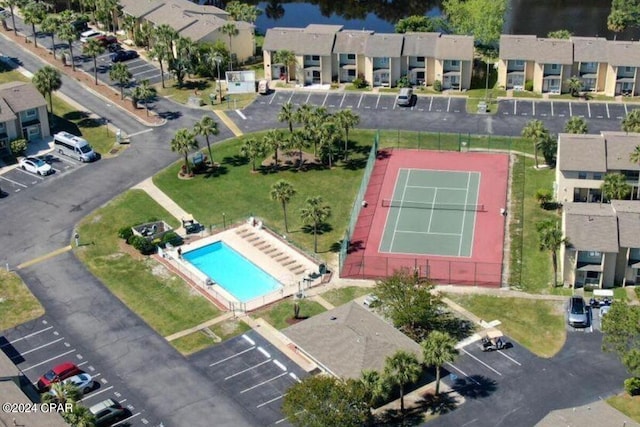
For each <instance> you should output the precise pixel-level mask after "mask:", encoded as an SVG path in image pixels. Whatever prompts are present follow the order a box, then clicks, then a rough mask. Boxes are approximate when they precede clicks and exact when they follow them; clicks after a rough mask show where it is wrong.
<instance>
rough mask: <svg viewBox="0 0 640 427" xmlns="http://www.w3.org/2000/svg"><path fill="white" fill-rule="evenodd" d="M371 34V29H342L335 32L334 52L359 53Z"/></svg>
mask: <svg viewBox="0 0 640 427" xmlns="http://www.w3.org/2000/svg"><path fill="white" fill-rule="evenodd" d="M371 34H373V32H372V31H356V30H343V31H340V32H338V33H337V34H336V42H335V44H334V45H333V51H334V52H335V53H354V54H356V55H361V54H363V53H364V47H365V45H366V44H367V39H368V38H369V36H370V35H371Z"/></svg>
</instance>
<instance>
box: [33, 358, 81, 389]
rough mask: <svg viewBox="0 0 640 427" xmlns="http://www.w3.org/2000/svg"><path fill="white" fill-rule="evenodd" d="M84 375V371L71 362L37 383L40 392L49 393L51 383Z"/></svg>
mask: <svg viewBox="0 0 640 427" xmlns="http://www.w3.org/2000/svg"><path fill="white" fill-rule="evenodd" d="M82 373H83V372H82V370H80V368H78V367H77V366H76V365H74V364H73V363H71V362H64V363H61V364H59V365H57V366H55V367H54V368H53V369H51V370H50V371H48V372H46V373H45V374H44V375H43V376H41V377H40V379H39V380H38V382H37V387H38V390H39V391H41V392H45V391H48V390H49V388H51V383H54V382H56V381H62V380H66V379H67V378H69V377H73V376H74V375H78V374H82Z"/></svg>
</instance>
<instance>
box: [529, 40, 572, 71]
mask: <svg viewBox="0 0 640 427" xmlns="http://www.w3.org/2000/svg"><path fill="white" fill-rule="evenodd" d="M536 62H538V63H540V64H567V65H570V64H573V43H571V40H560V39H538V43H537V50H536Z"/></svg>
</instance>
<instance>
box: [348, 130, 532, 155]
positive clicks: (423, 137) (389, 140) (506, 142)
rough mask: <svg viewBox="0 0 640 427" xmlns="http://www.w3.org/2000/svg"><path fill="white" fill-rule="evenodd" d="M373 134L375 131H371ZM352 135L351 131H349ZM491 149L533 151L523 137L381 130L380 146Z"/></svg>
mask: <svg viewBox="0 0 640 427" xmlns="http://www.w3.org/2000/svg"><path fill="white" fill-rule="evenodd" d="M371 135H373V132H372V133H371ZM349 136H351V133H349ZM463 142H464V143H466V144H467V145H466V148H467V149H469V150H474V149H482V150H486V149H491V150H512V151H520V152H525V153H529V152H533V151H532V150H533V147H532V145H531V143H529V142H528V141H525V140H524V139H522V138H511V137H504V136H490V135H489V136H486V135H470V134H457V133H428V132H413V131H405V130H400V129H398V130H381V131H380V146H381V147H382V148H385V147H389V148H391V147H393V148H423V149H430V150H451V151H458V150H459V149H460V148H463Z"/></svg>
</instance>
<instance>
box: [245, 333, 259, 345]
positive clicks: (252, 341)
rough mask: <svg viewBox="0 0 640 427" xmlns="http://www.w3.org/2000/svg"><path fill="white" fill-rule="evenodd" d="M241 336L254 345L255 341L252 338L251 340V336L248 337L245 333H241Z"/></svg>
mask: <svg viewBox="0 0 640 427" xmlns="http://www.w3.org/2000/svg"><path fill="white" fill-rule="evenodd" d="M242 338H243V339H244V340H245V341H246V342H248V343H249V344H251V345H256V342H255V341H254V340H252V339H251V338H249V337H248V336H246V335H245V334H242Z"/></svg>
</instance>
